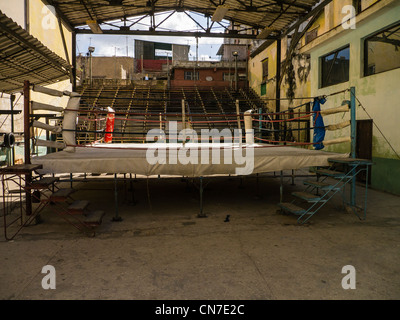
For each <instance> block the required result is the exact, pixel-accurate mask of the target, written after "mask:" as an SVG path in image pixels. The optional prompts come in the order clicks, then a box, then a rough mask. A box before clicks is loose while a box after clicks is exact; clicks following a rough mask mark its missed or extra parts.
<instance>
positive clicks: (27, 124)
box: [24, 80, 32, 216]
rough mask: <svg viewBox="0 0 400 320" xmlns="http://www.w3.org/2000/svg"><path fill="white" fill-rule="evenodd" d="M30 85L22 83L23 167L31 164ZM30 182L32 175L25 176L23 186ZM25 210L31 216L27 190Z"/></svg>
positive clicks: (30, 204)
mask: <svg viewBox="0 0 400 320" xmlns="http://www.w3.org/2000/svg"><path fill="white" fill-rule="evenodd" d="M30 111H31V110H30V83H29V81H28V80H25V81H24V156H25V159H24V160H25V165H28V164H31V146H30V144H31V127H30V121H29V120H30V114H31V112H30ZM31 182H32V174H31V173H28V174H26V175H25V186H27V185H29V184H30V183H31ZM25 208H26V209H25V210H26V215H27V216H30V215H31V214H32V194H31V190H30V189H29V188H26V189H25Z"/></svg>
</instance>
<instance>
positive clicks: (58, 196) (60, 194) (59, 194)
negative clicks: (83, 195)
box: [50, 189, 75, 202]
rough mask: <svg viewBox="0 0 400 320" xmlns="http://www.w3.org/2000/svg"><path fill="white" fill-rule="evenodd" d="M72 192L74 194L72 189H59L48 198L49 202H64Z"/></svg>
mask: <svg viewBox="0 0 400 320" xmlns="http://www.w3.org/2000/svg"><path fill="white" fill-rule="evenodd" d="M73 192H75V190H74V189H59V190H57V191H56V192H54V193H53V194H52V195H51V196H50V201H53V202H57V201H58V202H61V201H65V200H67V198H68V197H69V196H70V195H71V194H72V193H73Z"/></svg>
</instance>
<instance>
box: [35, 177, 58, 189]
mask: <svg viewBox="0 0 400 320" xmlns="http://www.w3.org/2000/svg"><path fill="white" fill-rule="evenodd" d="M58 180H60V178H56V177H45V178H42V179H40V180H37V181H33V182H32V183H31V184H30V185H29V186H27V188H28V189H46V188H48V187H49V186H51V185H52V184H53V183H55V182H57V181H58Z"/></svg>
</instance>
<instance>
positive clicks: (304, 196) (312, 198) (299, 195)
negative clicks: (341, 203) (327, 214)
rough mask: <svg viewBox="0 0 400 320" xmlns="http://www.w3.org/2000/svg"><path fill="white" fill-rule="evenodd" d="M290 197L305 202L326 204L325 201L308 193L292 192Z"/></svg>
mask: <svg viewBox="0 0 400 320" xmlns="http://www.w3.org/2000/svg"><path fill="white" fill-rule="evenodd" d="M292 195H293V196H295V197H297V198H300V199H303V200H305V201H307V202H318V201H321V202H326V200H321V197H320V196H317V195H315V194H312V193H308V192H293V193H292Z"/></svg>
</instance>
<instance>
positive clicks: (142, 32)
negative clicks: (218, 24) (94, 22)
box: [75, 29, 277, 40]
mask: <svg viewBox="0 0 400 320" xmlns="http://www.w3.org/2000/svg"><path fill="white" fill-rule="evenodd" d="M75 32H76V33H77V34H92V31H91V30H90V29H75ZM103 34H115V35H142V36H143V35H145V36H169V37H179V36H182V37H199V38H201V37H204V38H236V39H239V38H240V39H256V35H252V34H241V33H236V34H229V33H222V32H219V33H217V32H214V33H213V32H186V31H146V30H103ZM276 38H277V37H274V36H269V37H267V39H273V40H275V39H276Z"/></svg>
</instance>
